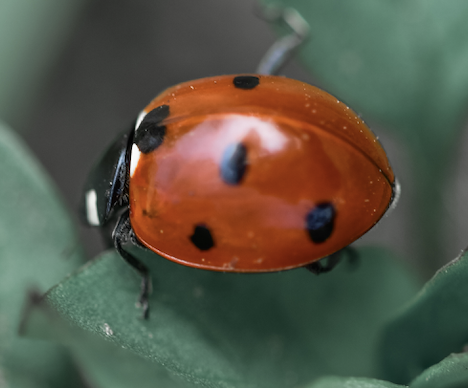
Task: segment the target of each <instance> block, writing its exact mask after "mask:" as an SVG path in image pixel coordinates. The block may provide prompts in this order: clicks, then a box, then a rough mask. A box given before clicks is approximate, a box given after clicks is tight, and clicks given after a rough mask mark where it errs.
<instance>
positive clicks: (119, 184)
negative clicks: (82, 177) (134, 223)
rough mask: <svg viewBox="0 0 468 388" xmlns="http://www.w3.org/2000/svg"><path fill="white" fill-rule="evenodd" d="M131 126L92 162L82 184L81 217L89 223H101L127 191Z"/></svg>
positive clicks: (107, 218)
mask: <svg viewBox="0 0 468 388" xmlns="http://www.w3.org/2000/svg"><path fill="white" fill-rule="evenodd" d="M133 133H134V129H133V128H132V130H131V131H128V130H127V131H125V132H124V133H121V134H120V135H119V136H118V137H117V138H116V139H115V140H114V142H113V143H112V144H111V145H110V146H109V148H108V149H107V150H106V152H105V153H104V155H103V156H102V157H101V159H99V160H98V162H97V163H96V164H95V165H94V167H93V169H92V170H91V172H90V174H89V175H88V179H87V181H86V184H85V186H84V193H83V196H82V200H81V216H82V218H83V219H84V221H85V223H87V224H89V225H91V226H102V225H104V224H105V223H106V222H107V221H108V220H109V217H110V215H111V213H112V210H113V209H114V208H115V207H116V205H117V204H119V203H121V202H122V200H123V199H124V198H125V196H126V194H127V180H128V171H129V166H130V151H131V146H132V143H133Z"/></svg>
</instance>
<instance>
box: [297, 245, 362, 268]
mask: <svg viewBox="0 0 468 388" xmlns="http://www.w3.org/2000/svg"><path fill="white" fill-rule="evenodd" d="M343 254H346V255H347V256H348V261H349V264H350V265H351V267H352V268H353V269H354V268H356V266H357V265H358V263H359V254H358V253H357V251H356V249H354V248H353V247H350V246H347V247H346V248H343V249H341V250H340V251H338V252H335V253H333V254H331V255H330V256H327V257H324V258H323V259H320V260H319V261H315V262H313V263H310V264H307V265H305V266H304V268H306V269H307V270H309V271H310V272H312V273H313V274H315V275H320V274H321V273H325V272H330V271H331V270H332V269H333V268H335V267H336V265H337V264H338V263H339V262H340V261H341V259H342V258H343Z"/></svg>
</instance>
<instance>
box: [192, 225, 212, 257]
mask: <svg viewBox="0 0 468 388" xmlns="http://www.w3.org/2000/svg"><path fill="white" fill-rule="evenodd" d="M190 240H191V241H192V242H193V244H194V245H195V246H196V247H197V248H198V249H200V250H201V251H207V250H208V249H210V248H213V246H214V241H213V236H211V232H210V230H209V229H208V228H207V227H206V225H203V224H198V225H195V229H194V230H193V234H192V235H191V236H190Z"/></svg>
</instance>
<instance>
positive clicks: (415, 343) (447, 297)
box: [380, 253, 468, 383]
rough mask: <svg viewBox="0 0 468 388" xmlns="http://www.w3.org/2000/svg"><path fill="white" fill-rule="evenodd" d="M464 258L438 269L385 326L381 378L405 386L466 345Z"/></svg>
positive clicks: (467, 272) (467, 268) (467, 269)
mask: <svg viewBox="0 0 468 388" xmlns="http://www.w3.org/2000/svg"><path fill="white" fill-rule="evenodd" d="M467 276H468V254H467V253H463V254H462V255H461V256H460V257H459V258H457V259H455V260H454V261H453V262H451V263H449V264H448V265H446V266H445V267H443V268H442V269H440V270H439V271H438V272H437V274H436V275H435V276H434V278H433V279H432V280H431V281H429V282H428V283H427V284H426V286H425V287H424V288H423V289H422V290H421V292H420V293H419V294H418V295H417V296H416V298H414V299H413V300H412V301H411V303H409V304H408V305H407V306H406V308H405V309H404V310H403V311H402V312H401V313H400V314H399V316H398V317H397V318H396V319H394V320H393V322H391V324H389V325H388V327H387V329H386V331H385V333H384V337H383V340H382V344H381V347H380V358H381V365H382V369H383V370H384V377H385V378H387V379H388V380H390V381H394V382H397V383H408V382H409V381H410V380H411V379H412V378H414V377H415V376H417V375H418V374H419V373H421V372H422V371H423V370H424V369H426V368H428V367H430V366H431V365H434V364H435V363H437V362H439V361H441V360H442V359H443V358H444V357H447V356H448V355H449V354H450V353H453V352H460V351H462V349H463V347H464V346H465V345H466V343H467V342H468V331H467V328H468V298H467V295H468V282H467Z"/></svg>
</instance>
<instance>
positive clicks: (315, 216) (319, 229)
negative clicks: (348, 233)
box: [306, 202, 335, 243]
mask: <svg viewBox="0 0 468 388" xmlns="http://www.w3.org/2000/svg"><path fill="white" fill-rule="evenodd" d="M334 224H335V207H334V206H333V204H332V203H330V202H325V203H321V204H318V205H317V206H315V208H313V209H312V210H311V211H310V212H309V213H307V216H306V229H307V232H308V233H309V236H310V239H311V240H312V241H313V242H314V243H322V242H324V241H325V240H327V239H328V238H329V237H330V235H331V234H332V232H333V227H334Z"/></svg>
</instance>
